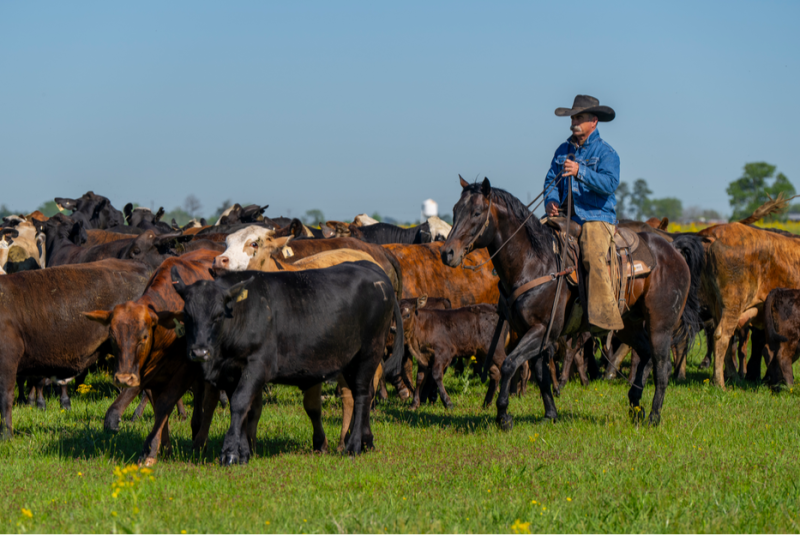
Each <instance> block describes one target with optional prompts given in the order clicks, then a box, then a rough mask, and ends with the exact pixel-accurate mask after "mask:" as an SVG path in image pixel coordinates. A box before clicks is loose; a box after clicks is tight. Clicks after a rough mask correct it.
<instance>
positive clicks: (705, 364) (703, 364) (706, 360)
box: [697, 357, 711, 370]
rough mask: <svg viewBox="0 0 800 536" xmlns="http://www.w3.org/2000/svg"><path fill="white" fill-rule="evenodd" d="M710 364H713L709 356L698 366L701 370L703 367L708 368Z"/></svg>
mask: <svg viewBox="0 0 800 536" xmlns="http://www.w3.org/2000/svg"><path fill="white" fill-rule="evenodd" d="M710 366H711V358H710V357H707V358H705V359H703V361H702V362H701V363H700V364H699V365H698V366H697V368H699V369H700V370H703V369H707V368H708V367H710Z"/></svg>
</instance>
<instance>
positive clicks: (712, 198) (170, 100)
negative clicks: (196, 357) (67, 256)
mask: <svg viewBox="0 0 800 536" xmlns="http://www.w3.org/2000/svg"><path fill="white" fill-rule="evenodd" d="M798 20H800V2H796V1H795V2H768V1H760V2H676V1H673V2H661V3H655V2H597V1H594V2H569V3H564V2H547V3H545V2H533V1H530V2H504V3H499V2H418V3H417V2H402V3H399V2H398V3H394V4H390V3H387V2H319V3H315V2H280V3H279V2H234V3H232V2H227V3H221V2H196V1H194V2H179V1H174V2H135V3H134V2H129V3H121V2H79V3H73V2H3V3H0V102H2V108H0V184H2V195H0V203H4V204H6V205H8V206H9V207H12V208H18V209H32V208H34V207H36V206H37V205H39V204H40V203H41V202H42V201H44V200H46V199H52V198H53V197H54V196H65V197H77V196H79V195H81V194H83V193H84V192H85V191H86V190H89V189H92V190H94V191H95V192H96V193H102V194H104V195H107V196H108V197H110V198H111V199H112V201H113V202H114V204H115V205H116V206H118V207H120V208H121V207H122V206H123V205H124V204H125V203H126V202H128V201H134V202H138V203H140V204H143V205H146V206H149V205H151V203H152V204H153V205H155V206H156V207H158V206H161V205H163V206H165V207H166V208H167V210H169V209H171V208H172V207H174V206H177V205H180V204H182V203H183V200H184V198H185V197H186V196H187V195H188V194H194V195H196V196H197V197H198V198H199V199H200V201H201V203H202V205H203V212H205V213H211V212H213V210H214V209H215V208H216V207H217V206H218V205H219V204H220V202H221V201H222V200H223V199H225V198H232V199H233V200H235V201H240V202H254V203H259V204H267V203H269V204H270V205H271V206H270V209H268V211H267V214H268V215H276V216H277V215H280V214H282V215H287V214H289V213H290V214H291V215H293V216H296V215H300V214H302V213H304V212H305V211H306V210H308V209H312V208H319V209H321V210H323V212H324V213H325V215H326V216H327V217H328V218H332V219H344V218H351V217H352V216H354V215H355V214H357V213H359V212H369V213H372V212H373V211H376V210H377V211H378V212H380V213H381V214H384V215H390V216H393V217H395V218H398V219H403V220H406V219H415V218H417V217H418V215H419V209H420V204H421V202H422V200H424V199H426V198H429V197H430V198H433V199H435V200H436V201H438V202H439V204H440V212H441V213H449V212H451V209H452V206H453V204H454V203H455V201H456V200H457V197H458V194H459V193H460V188H459V186H458V182H457V179H458V177H457V174H458V173H461V174H462V175H463V176H464V177H465V178H468V179H469V180H473V179H475V178H476V177H481V178H482V177H483V176H488V177H489V178H490V180H492V182H493V184H495V185H497V186H500V187H502V188H505V189H507V190H509V191H511V192H512V193H514V194H515V195H517V196H518V197H519V198H520V199H522V200H523V201H525V200H527V199H528V196H529V195H531V196H535V195H536V194H537V193H538V191H540V190H541V187H542V182H543V180H544V176H545V174H546V172H547V169H548V166H549V163H550V159H551V157H552V154H553V151H554V150H555V148H556V147H557V146H558V144H559V143H561V142H562V141H563V140H564V139H566V138H567V136H568V135H569V132H568V120H566V119H563V118H557V117H555V115H554V114H553V110H554V109H555V108H556V107H558V106H570V105H571V103H572V99H573V98H574V96H575V94H577V93H585V94H590V95H594V96H596V97H598V98H599V99H600V101H601V103H603V104H607V105H610V106H612V107H613V108H614V109H615V110H616V112H617V119H616V120H615V121H614V122H612V123H610V124H607V125H606V124H604V125H602V126H601V134H602V136H603V137H604V138H605V139H606V140H607V141H608V142H609V143H610V144H611V145H612V146H613V147H614V148H615V149H616V150H617V152H618V153H619V154H620V159H621V178H622V180H625V181H627V182H629V183H632V182H633V181H634V180H636V179H637V178H645V179H647V181H648V183H649V184H650V187H651V188H652V189H653V190H654V196H655V197H665V196H674V197H678V198H680V199H681V200H682V201H683V204H684V207H687V206H691V205H699V206H701V207H704V208H714V209H717V210H719V211H721V212H723V213H725V212H729V208H728V200H727V196H726V195H725V187H726V186H727V184H728V183H729V182H730V181H731V180H734V179H736V178H738V177H739V176H740V175H741V169H742V166H743V165H744V164H745V163H746V162H750V161H760V160H765V161H767V162H770V163H772V164H775V165H777V166H778V170H779V171H782V172H783V173H785V174H786V175H787V176H788V177H789V179H790V180H791V181H792V182H793V183H794V184H795V186H796V187H797V188H798V190H800V162H798V158H797V157H796V156H795V155H796V153H795V152H794V151H795V149H794V139H793V137H792V136H793V134H792V132H793V131H794V125H795V124H797V123H798V119H800V98H798V94H800V54H798V51H800V32H798V31H797V30H796V23H797V21H798Z"/></svg>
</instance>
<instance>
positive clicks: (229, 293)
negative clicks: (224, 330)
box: [225, 276, 255, 305]
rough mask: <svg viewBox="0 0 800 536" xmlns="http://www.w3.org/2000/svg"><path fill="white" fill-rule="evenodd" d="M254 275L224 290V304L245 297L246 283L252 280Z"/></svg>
mask: <svg viewBox="0 0 800 536" xmlns="http://www.w3.org/2000/svg"><path fill="white" fill-rule="evenodd" d="M253 279H255V277H252V276H251V277H250V278H249V279H246V280H245V281H241V282H239V283H236V284H235V285H233V286H232V287H230V288H229V289H228V290H226V291H225V304H226V305H227V304H229V303H230V302H240V301H243V300H246V299H247V285H249V284H250V283H252V282H253Z"/></svg>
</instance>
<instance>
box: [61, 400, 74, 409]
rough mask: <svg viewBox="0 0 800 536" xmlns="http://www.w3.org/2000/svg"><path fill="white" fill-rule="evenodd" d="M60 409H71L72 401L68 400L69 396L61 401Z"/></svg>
mask: <svg viewBox="0 0 800 536" xmlns="http://www.w3.org/2000/svg"><path fill="white" fill-rule="evenodd" d="M61 409H63V410H65V411H69V410H71V409H72V402H70V400H69V398H67V399H64V400H62V401H61Z"/></svg>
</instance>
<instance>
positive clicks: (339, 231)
mask: <svg viewBox="0 0 800 536" xmlns="http://www.w3.org/2000/svg"><path fill="white" fill-rule="evenodd" d="M325 227H327V228H328V229H330V230H332V231H333V235H332V236H331V237H327V236H326V237H325V238H333V237H336V238H349V237H350V236H351V235H352V234H353V230H354V229H355V228H357V226H355V225H351V224H349V223H345V222H343V221H333V220H329V221H326V222H325Z"/></svg>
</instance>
